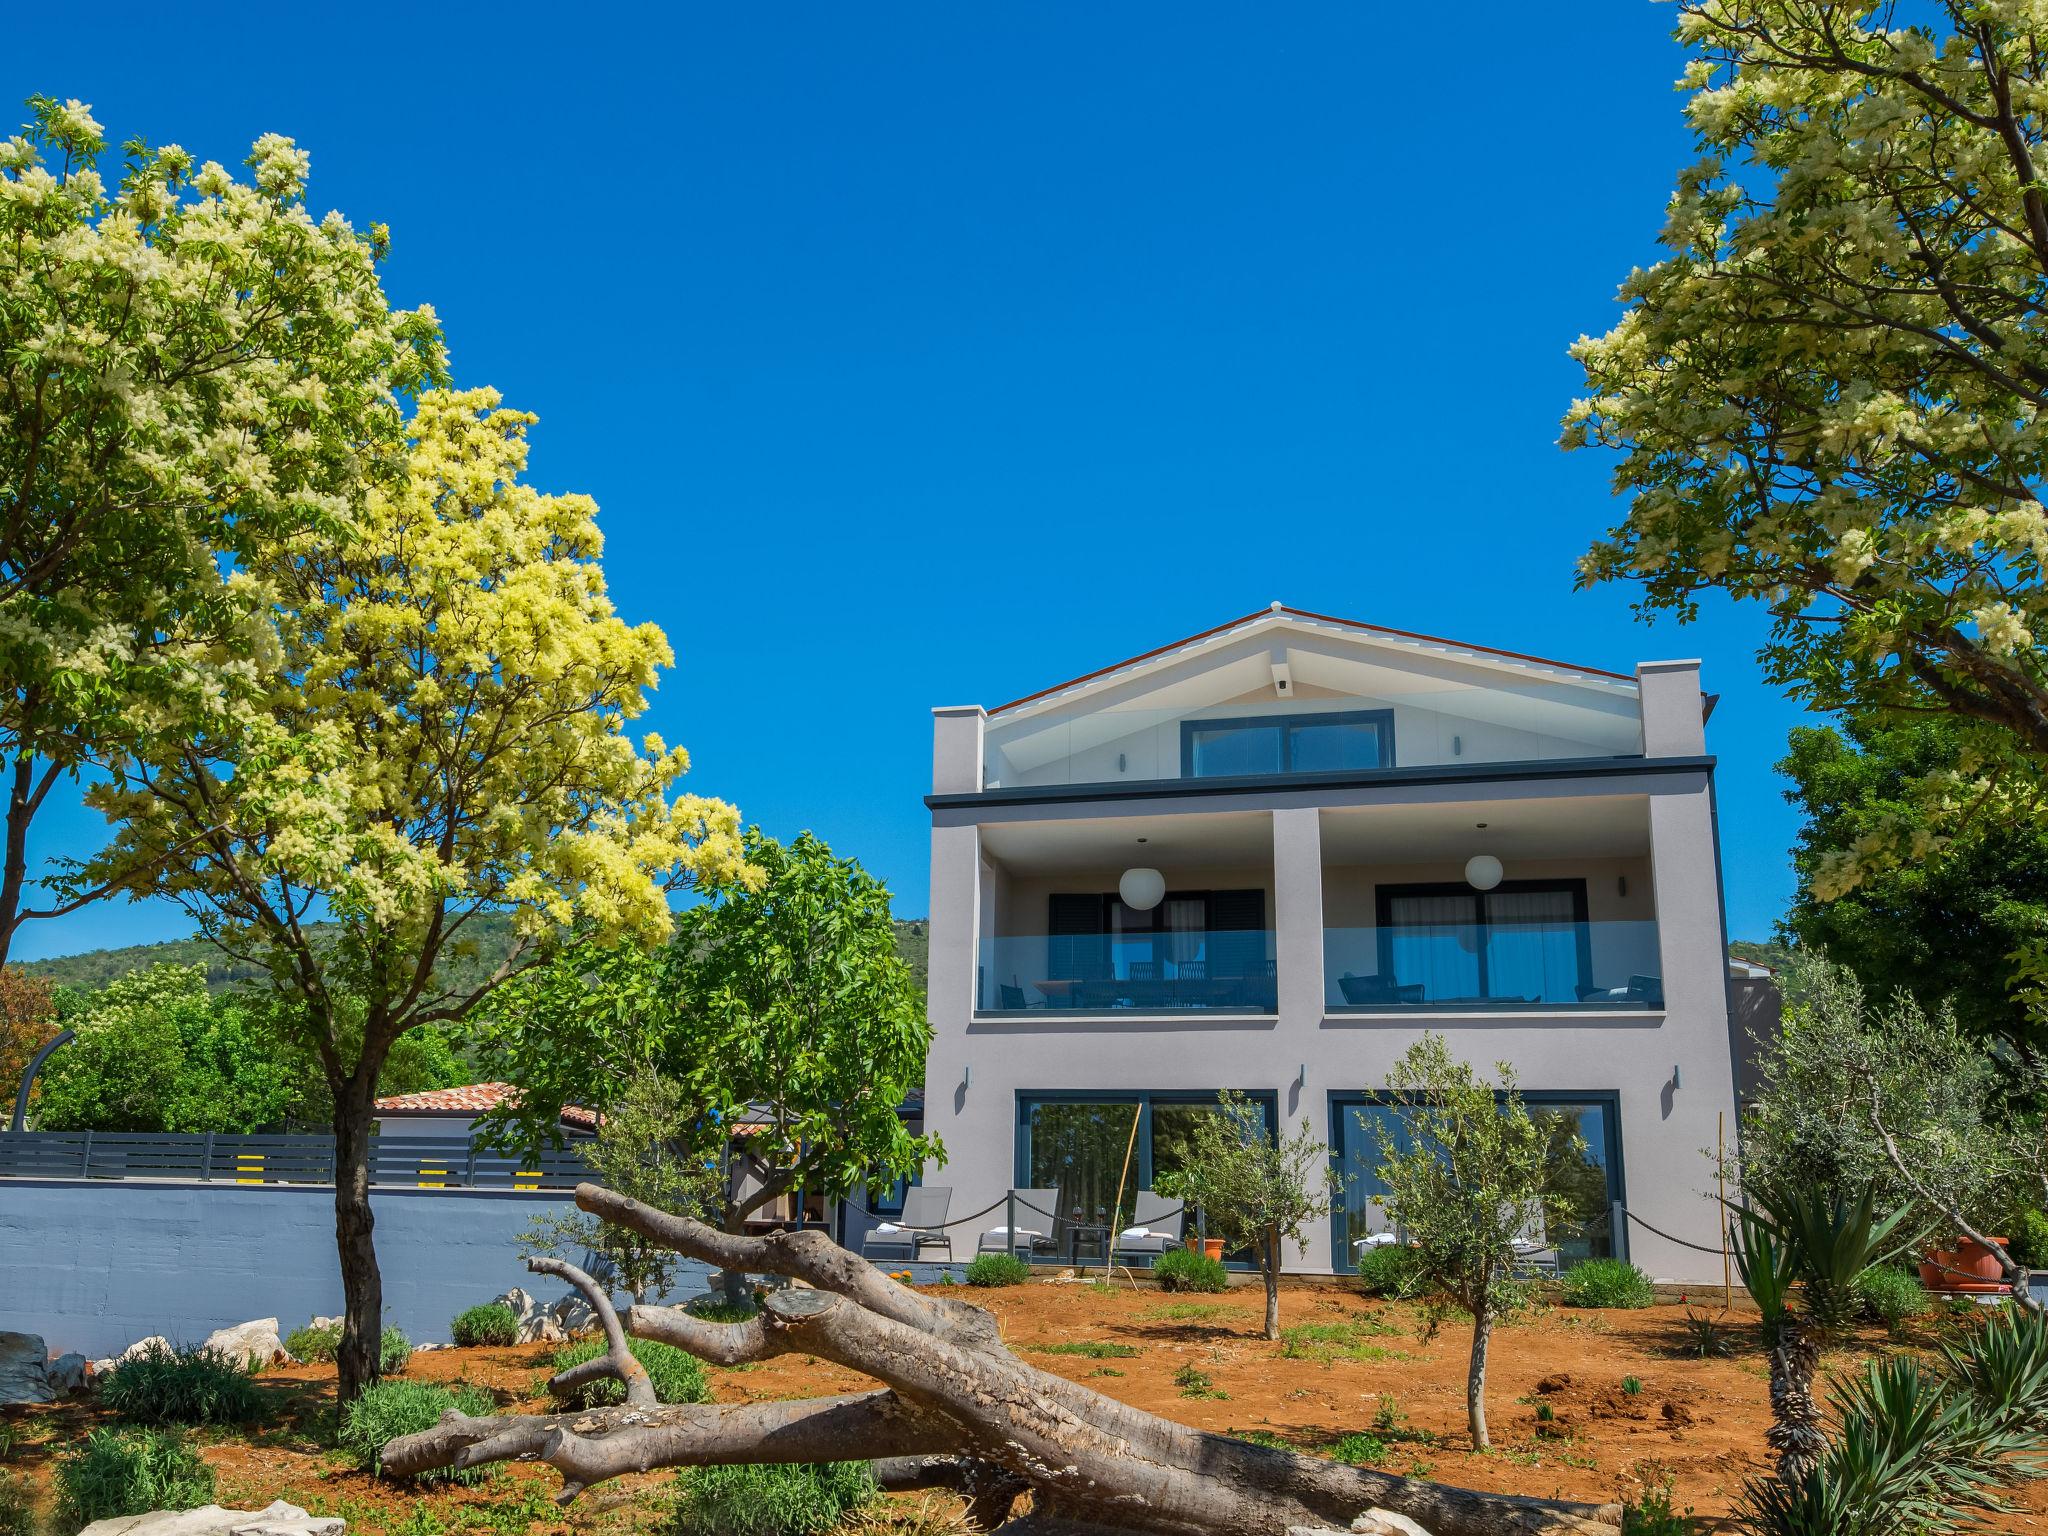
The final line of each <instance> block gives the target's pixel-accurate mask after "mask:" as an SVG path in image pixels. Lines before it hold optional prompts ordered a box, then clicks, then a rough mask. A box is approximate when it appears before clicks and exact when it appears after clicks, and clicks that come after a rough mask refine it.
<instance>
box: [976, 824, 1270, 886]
mask: <svg viewBox="0 0 2048 1536" xmlns="http://www.w3.org/2000/svg"><path fill="white" fill-rule="evenodd" d="M1141 837H1142V838H1144V839H1146V841H1145V842H1143V843H1140V842H1139V841H1138V839H1139V838H1141ZM981 846H982V851H983V852H985V853H987V854H989V855H990V856H991V857H993V858H994V859H995V860H996V861H997V862H998V863H1000V864H1001V865H1002V866H1003V868H1005V869H1007V870H1008V871H1010V873H1012V874H1017V875H1038V874H1057V873H1059V872H1060V871H1062V870H1070V869H1117V870H1123V869H1129V868H1131V867H1133V866H1150V867H1151V868H1153V869H1161V870H1166V869H1201V868H1206V867H1209V866H1212V865H1214V866H1237V865H1252V866H1256V867H1258V868H1261V869H1266V868H1270V867H1271V866H1272V863H1273V818H1272V817H1271V816H1269V815H1268V814H1267V813H1266V812H1264V811H1232V812H1228V813H1224V814H1221V815H1213V816H1115V817H1096V818H1092V819H1090V820H1087V821H1028V822H1003V823H1000V824H998V825H994V826H986V827H983V828H982V829H981Z"/></svg>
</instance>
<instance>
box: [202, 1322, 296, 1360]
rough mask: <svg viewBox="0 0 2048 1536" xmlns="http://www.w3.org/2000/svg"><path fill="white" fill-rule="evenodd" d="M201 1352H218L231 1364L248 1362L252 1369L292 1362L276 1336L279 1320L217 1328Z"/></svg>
mask: <svg viewBox="0 0 2048 1536" xmlns="http://www.w3.org/2000/svg"><path fill="white" fill-rule="evenodd" d="M200 1347H201V1348H202V1349H215V1350H219V1351H220V1352H221V1353H222V1354H224V1355H226V1356H227V1357H228V1358H229V1359H230V1360H237V1361H246V1362H248V1363H249V1364H251V1365H256V1366H264V1365H275V1364H277V1363H278V1362H279V1361H282V1360H289V1359H291V1356H290V1355H289V1354H287V1353H286V1352H285V1347H284V1340H282V1339H280V1338H279V1337H278V1336H277V1319H276V1318H274V1317H259V1318H257V1319H256V1320H255V1321H253V1322H248V1323H237V1324H235V1325H234V1327H232V1328H216V1329H215V1330H214V1331H213V1332H212V1333H209V1334H208V1335H207V1336H206V1342H205V1343H204V1344H203V1345H201V1346H200Z"/></svg>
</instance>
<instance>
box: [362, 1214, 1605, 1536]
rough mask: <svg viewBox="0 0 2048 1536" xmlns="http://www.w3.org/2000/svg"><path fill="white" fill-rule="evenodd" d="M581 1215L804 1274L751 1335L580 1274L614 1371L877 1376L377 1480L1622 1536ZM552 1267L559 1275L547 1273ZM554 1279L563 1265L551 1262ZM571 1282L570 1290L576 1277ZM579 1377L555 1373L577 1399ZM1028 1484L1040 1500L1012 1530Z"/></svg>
mask: <svg viewBox="0 0 2048 1536" xmlns="http://www.w3.org/2000/svg"><path fill="white" fill-rule="evenodd" d="M576 1200H577V1203H578V1204H579V1205H581V1206H582V1207H583V1208H584V1209H585V1210H587V1211H590V1212H593V1213H594V1214H596V1215H598V1216H601V1217H603V1218H604V1219H605V1220H607V1221H610V1222H614V1223H617V1224H619V1225H623V1226H627V1227H630V1228H632V1229H633V1230H634V1231H636V1232H640V1233H642V1234H643V1235H645V1236H648V1237H651V1238H654V1239H656V1240H657V1241H660V1242H662V1243H664V1244H665V1245H666V1246H668V1247H671V1248H673V1249H675V1250H676V1251H677V1252H679V1253H684V1254H687V1255H689V1256H690V1257H692V1258H695V1259H699V1260H702V1261H703V1262H705V1263H708V1264H713V1265H716V1266H718V1267H721V1268H725V1269H741V1270H749V1271H755V1272H762V1273H767V1274H771V1275H783V1276H787V1277H789V1278H791V1279H794V1280H798V1281H801V1282H803V1285H802V1286H792V1287H790V1288H788V1289H785V1290H778V1291H774V1292H771V1293H770V1294H769V1296H768V1298H767V1302H766V1304H765V1306H764V1308H763V1310H762V1311H761V1313H760V1314H759V1315H758V1316H756V1317H754V1318H751V1319H749V1320H748V1321H746V1322H744V1323H710V1322H706V1321H705V1320H704V1319H702V1318H700V1317H696V1316H694V1315H692V1314H691V1313H689V1312H687V1311H685V1310H683V1309H681V1308H676V1307H635V1308H633V1309H632V1310H631V1311H630V1312H629V1313H628V1314H627V1316H626V1318H625V1321H624V1323H623V1325H622V1326H621V1325H619V1324H618V1323H617V1322H616V1319H615V1317H614V1315H613V1314H612V1307H611V1301H610V1299H609V1297H607V1296H606V1295H605V1294H604V1291H603V1289H602V1287H600V1286H598V1285H597V1284H596V1283H595V1282H588V1283H584V1282H585V1281H587V1277H584V1281H579V1282H578V1284H579V1288H580V1289H582V1290H583V1292H584V1295H585V1296H586V1297H587V1298H588V1299H589V1301H590V1303H591V1306H592V1307H593V1309H594V1310H596V1312H597V1313H598V1315H599V1317H600V1318H601V1319H603V1320H605V1322H606V1337H607V1338H608V1339H609V1340H612V1341H613V1342H612V1347H611V1350H610V1351H609V1353H608V1354H607V1355H606V1356H604V1357H601V1360H600V1362H593V1363H592V1364H590V1365H586V1366H581V1367H577V1368H575V1369H576V1371H577V1372H581V1373H583V1374H582V1376H580V1377H579V1378H578V1379H588V1375H589V1374H590V1373H591V1372H593V1371H601V1370H603V1369H605V1364H606V1363H607V1362H608V1363H609V1364H610V1366H611V1367H612V1368H613V1370H614V1372H615V1374H617V1375H618V1376H619V1378H620V1379H621V1380H628V1381H630V1379H631V1372H632V1368H631V1365H630V1359H631V1357H630V1355H628V1354H627V1353H626V1350H625V1347H624V1338H625V1335H626V1334H628V1333H630V1334H632V1335H633V1336H634V1337H637V1338H645V1339H658V1340H660V1341H661V1342H663V1343H667V1344H673V1345H676V1346H678V1347H679V1348H682V1349H686V1350H688V1351H689V1352H690V1353H692V1354H695V1355H697V1356H699V1357H700V1358H702V1359H705V1360H709V1361H712V1362H713V1363H716V1364H723V1365H732V1364H739V1363H743V1362H745V1361H749V1360H759V1359H765V1358H768V1357H770V1356H773V1355H779V1354H785V1353H800V1354H807V1355H815V1356H817V1357H818V1358H820V1359H823V1360H829V1361H831V1362H833V1363H834V1364H837V1365H842V1366H846V1367H848V1368H850V1369H852V1370H856V1371H859V1372H861V1373H863V1374H865V1375H868V1376H871V1377H873V1378H875V1379H876V1380H877V1381H879V1382H881V1383H883V1384H884V1386H883V1389H882V1390H877V1391H873V1392H868V1393H864V1394H859V1395H855V1396H848V1397H838V1398H827V1399H818V1400H813V1401H809V1402H783V1403H753V1404H743V1405H735V1406H732V1407H718V1406H707V1405H700V1404H673V1405H656V1406H648V1405H646V1404H645V1403H644V1402H636V1401H634V1400H633V1399H632V1398H630V1397H629V1399H628V1401H627V1403H626V1405H625V1406H623V1407H619V1408H600V1409H593V1410H589V1411H587V1412H583V1413H563V1414H544V1415H531V1416H513V1415H502V1416H492V1417H486V1418H468V1417H465V1416H463V1415H461V1414H449V1415H447V1416H446V1417H444V1418H443V1420H442V1421H441V1422H440V1423H439V1424H438V1425H436V1426H435V1427H434V1428H432V1429H429V1430H424V1431H422V1432H421V1433H419V1434H415V1435H407V1436H403V1437H401V1438H399V1439H396V1440H393V1441H392V1442H391V1443H390V1444H389V1445H388V1446H386V1447H385V1450H384V1465H385V1467H386V1468H387V1469H388V1470H390V1471H392V1472H394V1473H397V1474H400V1475H407V1474H414V1473H418V1472H422V1471H426V1470H428V1469H431V1468H435V1467H455V1468H467V1467H475V1466H481V1465H484V1464H485V1463H488V1462H497V1461H508V1460H513V1459H516V1458H521V1457H530V1458H535V1459H538V1460H541V1461H544V1462H546V1463H548V1464H549V1465H551V1466H553V1467H555V1468H557V1469H558V1470H559V1471H561V1473H562V1474H563V1479H564V1483H563V1498H564V1500H565V1501H566V1500H567V1499H570V1498H573V1497H575V1496H576V1495H577V1494H578V1493H580V1492H581V1491H582V1490H583V1489H584V1488H585V1487H587V1486H589V1485H590V1484H591V1483H595V1482H598V1481H601V1480H603V1479H605V1478H610V1477H616V1476H618V1475H619V1474H620V1473H622V1472H629V1471H646V1470H649V1469H651V1468H653V1467H681V1466H700V1465H715V1464H731V1463H741V1462H769V1461H775V1462H792V1461H794V1462H815V1461H838V1460H848V1459H853V1458H866V1459H872V1460H875V1461H877V1462H879V1463H881V1465H880V1466H879V1467H878V1469H877V1471H878V1476H880V1477H881V1478H882V1479H883V1481H884V1482H885V1483H886V1484H887V1485H888V1486H890V1487H892V1488H905V1487H949V1488H954V1489H963V1488H971V1489H972V1490H973V1491H974V1497H973V1501H974V1503H975V1505H976V1506H977V1508H978V1511H979V1515H978V1518H979V1520H980V1521H981V1522H982V1523H983V1524H993V1523H995V1522H998V1521H1003V1522H1005V1523H1004V1524H1002V1525H1001V1527H1000V1529H1001V1530H1002V1531H1003V1532H1004V1536H1025V1533H1027V1532H1032V1533H1040V1532H1042V1533H1048V1536H1049V1533H1051V1532H1054V1531H1058V1532H1060V1533H1062V1536H1104V1533H1122V1532H1143V1533H1152V1536H1285V1533H1286V1532H1287V1531H1288V1530H1289V1528H1290V1527H1296V1526H1307V1527H1320V1526H1330V1525H1336V1526H1344V1525H1348V1524H1349V1523H1350V1522H1351V1520H1352V1519H1353V1518H1354V1517H1356V1516H1358V1515H1360V1514H1362V1513H1363V1512H1365V1511H1367V1510H1370V1509H1375V1508H1377V1509H1387V1510H1393V1511H1396V1512H1398V1513H1400V1514H1403V1515H1406V1516H1408V1517H1409V1518H1411V1519H1413V1520H1415V1521H1417V1522H1418V1523H1419V1524H1421V1525H1422V1526H1423V1527H1424V1528H1425V1529H1427V1530H1429V1531H1431V1532H1432V1533H1434V1536H1617V1532H1618V1527H1619V1524H1620V1511H1619V1509H1618V1508H1617V1507H1615V1506H1613V1505H1591V1504H1573V1503H1566V1502H1563V1501H1557V1500H1547V1499H1528V1498H1515V1497H1511V1496H1507V1495H1502V1494H1490V1493H1475V1492H1469V1491H1467V1490H1464V1489H1459V1488H1451V1487H1447V1486H1444V1485H1442V1484H1438V1483H1431V1482H1423V1481H1411V1480H1409V1479H1407V1478H1402V1477H1396V1476H1393V1475H1392V1474H1390V1473H1385V1472H1376V1471H1372V1470H1370V1469H1368V1468H1364V1467H1351V1466H1345V1465H1343V1464H1341V1463H1339V1462H1334V1461H1328V1460H1325V1459H1323V1458H1321V1457H1317V1456H1306V1455H1298V1454H1296V1453H1294V1452H1291V1451H1282V1450H1275V1449H1272V1448H1269V1447H1266V1446H1258V1445H1251V1444H1249V1443H1247V1442H1245V1441H1241V1440H1235V1439H1232V1438H1230V1437H1229V1436H1225V1435H1212V1434H1207V1433H1204V1432H1203V1431H1200V1430H1196V1429H1191V1428H1189V1427H1188V1426H1186V1425H1184V1424H1177V1423H1174V1422H1173V1421H1172V1420H1169V1419H1163V1418H1159V1417H1157V1416H1155V1415H1153V1414H1149V1413H1146V1412H1144V1411H1142V1410H1140V1409H1136V1408H1132V1407H1129V1406H1127V1405H1126V1404H1123V1403H1120V1402H1117V1401H1116V1400H1115V1399H1113V1398H1108V1397H1104V1396H1103V1395H1102V1394H1100V1393H1098V1392H1094V1391H1091V1390H1090V1389H1089V1388H1087V1387H1085V1386H1082V1385H1081V1384H1080V1383H1078V1382H1073V1381H1069V1380H1067V1379H1066V1378H1064V1377H1061V1376H1056V1375H1053V1374H1052V1373H1050V1372H1047V1371H1042V1370H1039V1369H1038V1368H1036V1367H1035V1366H1031V1365H1027V1364H1026V1363H1025V1362H1023V1361H1021V1360H1019V1359H1018V1358H1017V1357H1016V1356H1015V1355H1012V1354H1011V1353H1010V1352H1009V1351H1008V1350H1007V1349H1005V1348H1004V1347H1003V1344H1002V1339H1001V1337H1000V1334H999V1331H998V1329H997V1327H996V1324H995V1320H994V1319H993V1318H992V1317H990V1316H989V1315H988V1314H987V1313H985V1312H983V1311H981V1310H980V1309H979V1308H977V1307H973V1306H970V1305H968V1304H967V1303H965V1302H962V1301H957V1300H954V1299H952V1298H950V1297H943V1296H936V1295H925V1294H922V1293H920V1292H917V1291H914V1290H911V1289H910V1288H909V1287H907V1286H901V1285H898V1284H896V1283H895V1282H894V1281H892V1280H890V1279H889V1278H888V1277H887V1276H885V1275H884V1274H882V1272H881V1271H880V1270H878V1269H876V1268H875V1267H874V1266H873V1265H871V1264H868V1263H867V1262H865V1261H864V1260H862V1259H861V1258H859V1257H858V1256H857V1255H855V1254H852V1253H849V1252H848V1251H847V1250H846V1249H844V1248H841V1247H839V1246H838V1245H837V1244H835V1243H833V1242H832V1241H831V1239H830V1238H828V1237H826V1236H825V1234H824V1233H822V1232H818V1231H805V1232H788V1233H777V1234H775V1235H772V1236H769V1237H765V1238H742V1237H734V1236H733V1235H731V1234H729V1233H725V1232H720V1231H718V1230H716V1229H715V1228H712V1227H710V1226H707V1225H705V1224H704V1223H702V1222H697V1221H692V1220H690V1219H689V1218H687V1217H677V1216H669V1215H666V1214H664V1213H662V1212H660V1211H656V1210H652V1209H650V1208H648V1207H647V1206H644V1205H641V1204H639V1203H638V1202H637V1201H633V1200H628V1199H626V1198H624V1197H622V1196H619V1195H615V1194H613V1193H611V1192H610V1191H607V1190H603V1189H599V1188H597V1187H596V1186H594V1185H590V1184H585V1185H582V1186H581V1187H579V1188H578V1190H577V1191H576ZM546 1262H552V1261H546ZM555 1272H558V1273H559V1272H562V1271H561V1270H557V1271H555ZM572 1278H573V1277H572ZM571 1374H572V1373H564V1376H563V1377H562V1378H558V1382H560V1383H561V1384H562V1385H563V1386H565V1387H566V1386H567V1385H568V1378H569V1376H570V1375H571ZM1027 1489H1028V1490H1029V1491H1030V1493H1031V1495H1032V1507H1031V1509H1030V1511H1029V1512H1028V1513H1026V1514H1023V1515H1021V1516H1019V1517H1018V1518H1016V1519H1009V1518H1008V1517H1009V1515H1010V1510H1011V1505H1012V1501H1013V1500H1014V1499H1015V1498H1016V1497H1017V1495H1018V1493H1019V1492H1020V1491H1023V1490H1027Z"/></svg>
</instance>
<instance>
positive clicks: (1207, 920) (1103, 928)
mask: <svg viewBox="0 0 2048 1536" xmlns="http://www.w3.org/2000/svg"><path fill="white" fill-rule="evenodd" d="M1252 894H1256V895H1257V896H1258V898H1259V922H1258V926H1257V927H1255V928H1219V927H1217V926H1216V904H1217V900H1216V899H1217V898H1218V897H1219V896H1222V897H1229V896H1248V895H1252ZM1091 901H1092V902H1099V903H1100V905H1099V907H1098V909H1097V914H1098V915H1097V917H1096V920H1095V921H1096V931H1095V932H1093V933H1067V932H1061V931H1059V930H1060V927H1061V925H1060V924H1059V923H1058V922H1055V921H1054V920H1053V916H1052V914H1053V912H1054V911H1055V910H1057V908H1058V904H1059V903H1061V902H1066V903H1068V904H1069V905H1068V908H1067V910H1068V912H1069V913H1070V914H1071V913H1074V912H1076V911H1078V910H1079V908H1080V907H1081V906H1082V905H1083V904H1085V903H1087V902H1091ZM1173 901H1199V902H1201V903H1202V926H1201V930H1200V931H1201V932H1202V933H1203V934H1205V935H1210V936H1214V935H1216V934H1227V933H1258V934H1268V933H1272V932H1273V931H1274V929H1273V924H1272V905H1273V893H1272V892H1271V891H1270V890H1268V889H1267V888H1266V887H1264V886H1251V885H1246V886H1223V887H1220V888H1211V889H1207V890H1196V891H1173V890H1169V891H1168V892H1167V893H1166V894H1165V895H1164V896H1162V897H1161V898H1160V899H1159V904H1158V905H1157V906H1155V907H1151V908H1148V909H1147V910H1146V911H1144V912H1142V913H1139V912H1137V909H1135V908H1131V907H1127V906H1125V903H1124V900H1123V898H1122V897H1121V896H1119V895H1118V894H1117V893H1116V892H1115V891H1102V892H1095V891H1052V892H1049V893H1048V894H1047V896H1046V932H1047V935H1048V937H1049V938H1051V939H1054V940H1058V939H1066V940H1069V941H1073V940H1084V939H1100V940H1101V941H1102V945H1101V958H1100V963H1101V964H1103V965H1108V964H1109V963H1110V961H1111V957H1112V954H1113V951H1112V945H1113V943H1114V941H1115V940H1117V939H1120V938H1121V939H1125V940H1133V941H1135V940H1138V939H1145V938H1149V939H1151V941H1152V955H1153V963H1154V964H1155V965H1157V964H1161V963H1163V960H1164V956H1163V954H1162V952H1161V948H1160V946H1161V944H1162V942H1163V941H1166V940H1168V939H1170V938H1171V936H1172V934H1173V932H1174V930H1172V929H1170V928H1168V927H1166V926H1165V922H1164V915H1165V912H1166V907H1167V903H1169V902H1173ZM1119 908H1123V909H1124V910H1125V911H1126V912H1128V913H1135V914H1136V915H1138V916H1142V917H1148V918H1149V919H1150V922H1149V923H1148V925H1147V926H1145V927H1142V928H1138V927H1128V928H1118V927H1116V926H1114V919H1115V916H1116V913H1117V911H1118V909H1119ZM1072 952H1073V951H1069V950H1062V949H1060V948H1059V947H1058V946H1057V945H1054V946H1053V947H1052V948H1051V950H1050V952H1049V954H1048V964H1049V966H1050V967H1051V971H1050V974H1052V975H1054V976H1058V975H1059V967H1060V966H1062V965H1069V964H1070V963H1071V962H1069V961H1068V959H1067V958H1066V956H1067V955H1069V954H1070V953H1072ZM1091 958H1092V957H1091ZM1081 979H1086V978H1081Z"/></svg>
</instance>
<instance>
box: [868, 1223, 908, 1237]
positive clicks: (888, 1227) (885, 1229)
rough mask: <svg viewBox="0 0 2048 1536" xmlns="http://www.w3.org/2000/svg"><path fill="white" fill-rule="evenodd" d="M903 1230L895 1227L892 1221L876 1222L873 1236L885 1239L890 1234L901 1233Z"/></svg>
mask: <svg viewBox="0 0 2048 1536" xmlns="http://www.w3.org/2000/svg"><path fill="white" fill-rule="evenodd" d="M903 1230H904V1229H903V1228H902V1227H899V1226H897V1225H896V1223H895V1222H893V1221H878V1222H876V1223H875V1226H874V1232H875V1236H877V1237H887V1236H889V1235H890V1234H891V1233H894V1232H901V1231H903Z"/></svg>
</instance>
